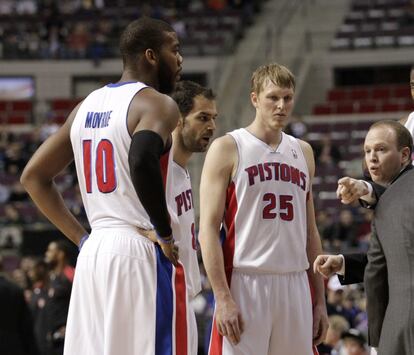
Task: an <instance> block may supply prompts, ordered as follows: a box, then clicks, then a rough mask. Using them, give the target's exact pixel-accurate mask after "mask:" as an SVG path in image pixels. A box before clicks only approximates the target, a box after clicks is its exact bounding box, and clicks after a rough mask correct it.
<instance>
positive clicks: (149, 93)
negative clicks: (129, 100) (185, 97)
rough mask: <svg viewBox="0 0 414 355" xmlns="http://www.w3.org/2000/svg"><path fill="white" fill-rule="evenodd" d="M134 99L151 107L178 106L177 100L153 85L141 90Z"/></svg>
mask: <svg viewBox="0 0 414 355" xmlns="http://www.w3.org/2000/svg"><path fill="white" fill-rule="evenodd" d="M133 101H134V102H136V103H138V104H139V105H141V106H143V107H148V108H151V109H157V108H158V109H175V108H177V104H176V102H175V101H174V100H173V99H172V98H171V97H170V96H168V95H165V94H162V93H160V92H159V91H157V90H155V89H153V88H151V87H146V88H144V89H142V90H140V91H139V92H138V93H137V95H135V97H134V99H133Z"/></svg>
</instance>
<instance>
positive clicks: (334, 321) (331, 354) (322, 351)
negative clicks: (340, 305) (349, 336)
mask: <svg viewBox="0 0 414 355" xmlns="http://www.w3.org/2000/svg"><path fill="white" fill-rule="evenodd" d="M328 322H329V328H328V333H327V334H326V338H325V341H324V342H323V343H322V344H321V345H319V346H318V351H319V355H338V354H339V349H340V347H341V339H342V334H343V333H345V332H346V331H348V329H349V323H348V321H347V320H346V319H345V318H344V317H342V316H340V315H332V316H329V318H328Z"/></svg>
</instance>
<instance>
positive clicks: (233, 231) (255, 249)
mask: <svg viewBox="0 0 414 355" xmlns="http://www.w3.org/2000/svg"><path fill="white" fill-rule="evenodd" d="M228 134H229V135H231V136H232V137H233V139H234V140H235V142H236V145H237V151H238V166H237V170H236V173H235V176H234V177H233V179H232V182H231V184H230V186H229V187H228V189H227V196H226V206H225V215H224V220H223V230H222V234H224V236H223V237H224V241H223V252H224V258H225V266H226V270H227V271H230V269H231V268H233V267H234V268H237V269H240V270H245V271H249V270H250V271H253V272H258V273H287V272H296V271H303V270H306V269H307V268H308V267H309V263H308V259H307V254H306V239H307V238H306V237H307V222H306V201H307V197H308V193H309V183H310V179H309V171H308V166H307V163H306V160H305V157H304V155H303V152H302V148H301V147H300V144H299V142H298V141H297V139H296V138H294V137H292V136H290V135H287V134H285V133H283V132H282V133H281V135H282V136H281V141H280V144H279V146H278V147H277V148H276V149H273V148H272V147H270V146H269V145H267V144H266V143H264V142H263V141H261V140H260V139H258V138H257V137H255V136H254V135H253V134H251V133H250V132H248V131H247V130H246V129H244V128H241V129H237V130H235V131H232V132H230V133H228Z"/></svg>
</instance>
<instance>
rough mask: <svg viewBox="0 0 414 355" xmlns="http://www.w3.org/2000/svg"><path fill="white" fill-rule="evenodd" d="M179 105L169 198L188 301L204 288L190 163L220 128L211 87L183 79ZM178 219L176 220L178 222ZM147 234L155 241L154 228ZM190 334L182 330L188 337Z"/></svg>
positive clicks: (192, 338) (193, 329)
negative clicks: (194, 154) (192, 157)
mask: <svg viewBox="0 0 414 355" xmlns="http://www.w3.org/2000/svg"><path fill="white" fill-rule="evenodd" d="M172 98H173V99H174V100H175V102H176V103H177V105H178V108H179V110H180V113H181V118H180V120H179V121H178V125H177V128H176V129H175V130H174V132H173V147H172V151H173V162H172V164H171V170H170V173H169V177H170V176H171V177H172V178H173V180H174V185H173V186H171V185H170V184H168V185H169V186H171V188H172V193H168V191H167V194H168V195H169V196H172V197H173V198H172V199H171V200H170V201H167V204H168V205H170V206H171V209H170V210H171V211H173V212H172V213H174V214H175V216H177V218H176V219H175V218H173V219H172V221H173V223H172V225H171V227H172V230H173V235H174V239H175V240H176V243H177V246H178V247H179V251H180V262H181V264H182V265H183V267H184V271H185V280H186V285H187V296H188V301H191V300H192V299H193V298H194V297H195V296H196V295H197V294H198V293H199V292H200V291H201V280H200V270H199V267H198V260H197V242H196V239H195V224H194V204H193V193H192V188H191V179H190V175H189V173H188V170H187V165H188V162H189V160H190V159H191V156H192V155H193V153H198V152H205V151H206V150H207V147H208V144H209V142H210V139H211V137H212V136H213V133H214V131H215V129H216V124H215V120H216V118H217V108H216V102H215V97H214V94H213V92H212V91H211V90H209V89H207V88H205V87H203V86H201V85H199V84H197V83H195V82H192V81H180V82H179V83H178V84H177V86H176V88H175V90H174V93H173V94H172ZM174 221H175V222H174ZM145 234H146V235H147V236H148V237H149V238H150V239H151V240H152V241H154V242H156V237H155V235H154V233H152V232H148V231H147V232H145ZM187 310H188V313H187V319H188V322H187V324H188V328H189V329H188V341H187V343H188V346H189V349H190V352H189V354H194V355H195V354H197V346H198V344H197V340H198V337H197V324H196V320H195V313H194V311H193V310H192V309H191V306H190V305H187ZM185 336H186V335H185V334H182V338H183V341H184V337H185Z"/></svg>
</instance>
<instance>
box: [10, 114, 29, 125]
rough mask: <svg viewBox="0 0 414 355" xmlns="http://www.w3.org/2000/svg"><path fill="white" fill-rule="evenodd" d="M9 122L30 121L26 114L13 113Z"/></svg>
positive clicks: (20, 122) (22, 122)
mask: <svg viewBox="0 0 414 355" xmlns="http://www.w3.org/2000/svg"><path fill="white" fill-rule="evenodd" d="M7 123H9V124H24V123H29V122H28V119H27V117H25V116H22V115H19V116H18V115H11V116H9V118H8V119H7Z"/></svg>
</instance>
